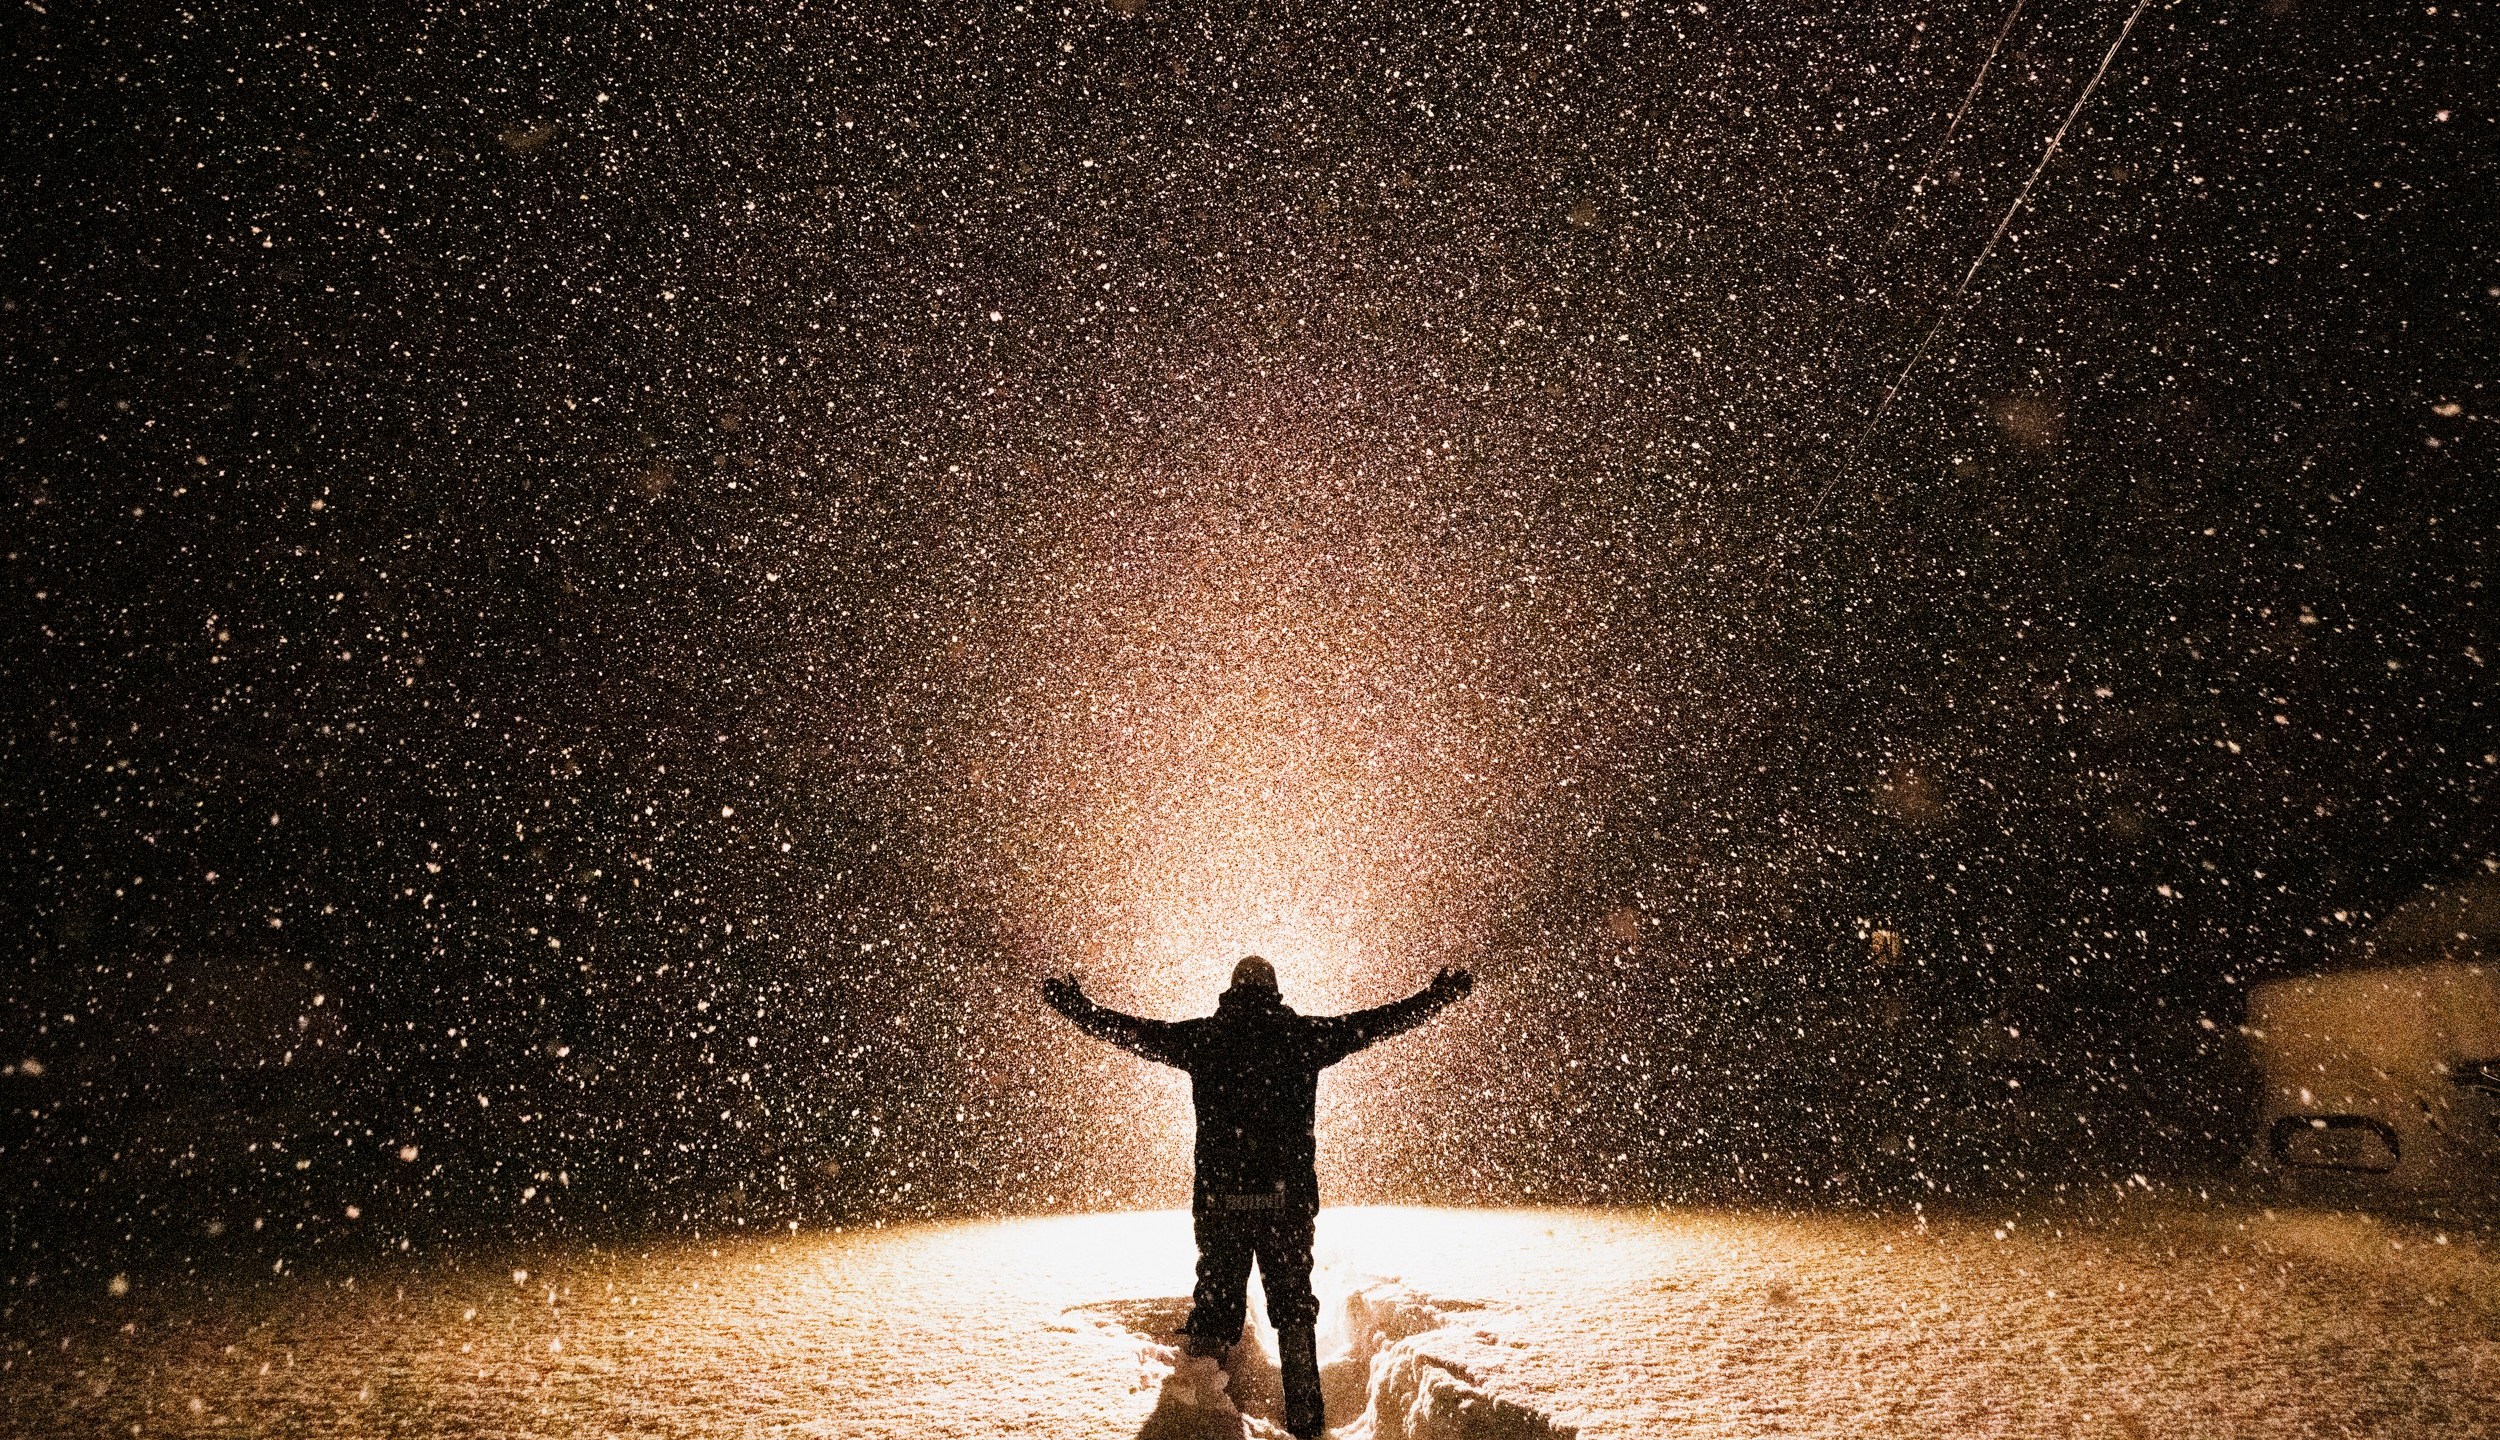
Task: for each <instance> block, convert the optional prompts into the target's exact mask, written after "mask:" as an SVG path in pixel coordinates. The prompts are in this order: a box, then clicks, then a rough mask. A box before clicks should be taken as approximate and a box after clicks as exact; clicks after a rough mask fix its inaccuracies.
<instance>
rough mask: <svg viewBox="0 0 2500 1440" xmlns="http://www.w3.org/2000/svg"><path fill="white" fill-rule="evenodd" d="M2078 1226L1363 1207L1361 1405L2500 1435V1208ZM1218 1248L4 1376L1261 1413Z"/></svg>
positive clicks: (169, 1417) (607, 1404)
mask: <svg viewBox="0 0 2500 1440" xmlns="http://www.w3.org/2000/svg"><path fill="white" fill-rule="evenodd" d="M2058 1228H2059V1225H2058V1222H2056V1221H2054V1220H2047V1219H2025V1220H2023V1221H2021V1222H2019V1223H2018V1224H2017V1225H2016V1226H2014V1227H2013V1228H2012V1229H2011V1230H2007V1229H2004V1228H2003V1227H2002V1226H2001V1225H2000V1224H1999V1223H1997V1222H1995V1221H1992V1220H1987V1219H1976V1218H1964V1219H1959V1220H1954V1221H1949V1222H1946V1221H1939V1222H1938V1223H1936V1224H1934V1225H1932V1226H1929V1227H1927V1228H1924V1229H1922V1228H1920V1227H1919V1226H1918V1225H1917V1224H1916V1223H1915V1222H1914V1221H1909V1220H1903V1219H1900V1218H1886V1217H1868V1216H1854V1217H1838V1216H1817V1217H1781V1216H1765V1215H1759V1214H1740V1213H1724V1212H1718V1213H1709V1212H1682V1211H1666V1212H1657V1213H1651V1212H1600V1211H1567V1210H1550V1211H1521V1210H1511V1211H1465V1210H1407V1209H1364V1210H1331V1211H1328V1212H1326V1213H1325V1214H1324V1215H1323V1216H1322V1218H1321V1221H1320V1247H1319V1254H1320V1258H1321V1264H1322V1266H1323V1269H1324V1273H1323V1275H1322V1276H1321V1282H1320V1289H1321V1294H1322V1299H1323V1301H1325V1302H1326V1304H1327V1306H1328V1319H1327V1320H1325V1321H1324V1322H1323V1324H1324V1327H1325V1328H1324V1330H1323V1334H1322V1353H1323V1355H1331V1354H1333V1355H1334V1356H1336V1357H1337V1358H1336V1360H1335V1361H1334V1363H1333V1364H1332V1365H1331V1367H1330V1375H1329V1378H1330V1384H1331V1397H1330V1398H1331V1407H1330V1419H1331V1421H1332V1423H1333V1425H1334V1427H1335V1428H1334V1430H1333V1433H1334V1434H1335V1435H1336V1436H1338V1437H1340V1440H1364V1437H1370V1440H1394V1437H1401V1436H1403V1437H1409V1440H1443V1437H1471V1440H1473V1437H1501V1440H1522V1437H1538V1436H1546V1435H1555V1434H1569V1433H1572V1432H1573V1430H1574V1429H1575V1428H1576V1431H1577V1433H1578V1434H1580V1435H1582V1436H1586V1437H1599V1436H1648V1435H1663V1436H1763V1435H1811V1436H1832V1437H1844V1436H1845V1437H1852V1440H1855V1437H1861V1436H1878V1435H1936V1436H1957V1437H1958V1436H1992V1435H2048V1436H2087V1437H2088V1436H2114V1437H2141V1436H2200V1437H2206V1436H2212V1437H2220V1436H2248V1437H2258V1436H2265V1437H2284V1436H2307V1435H2317V1436H2330V1435H2331V1436H2349V1435H2384V1436H2390V1437H2394V1436H2406V1437H2434V1436H2478V1435H2495V1434H2500V1284H2495V1281H2496V1280H2500V1264H2496V1263H2495V1254H2494V1250H2493V1247H2492V1244H2491V1240H2490V1237H2489V1236H2488V1235H2483V1236H2467V1235H2463V1234H2457V1233H2449V1234H2446V1235H2444V1236H2443V1235H2442V1234H2441V1233H2440V1232H2439V1231H2437V1230H2436V1229H2434V1228H2432V1227H2428V1226H2416V1225H2408V1224H2395V1223H2390V1222H2383V1221H2377V1220H2371V1219H2366V1218H2358V1217H2353V1216H2346V1215H2327V1214H2314V1213H2303V1212H2280V1213H2277V1214H2274V1215H2268V1214H2266V1213H2265V1212H2261V1211H2248V1210H2231V1211H2205V1210H2180V1209H2171V1208H2161V1207H2156V1206H2154V1205H2152V1204H2150V1203H2144V1204H2143V1206H2142V1208H2141V1209H2139V1210H2136V1211H2133V1212H2129V1213H2127V1214H2126V1215H2125V1216H2124V1218H2123V1219H2119V1218H2113V1217H2108V1216H2105V1217H2103V1218H2102V1220H2101V1222H2100V1223H2099V1224H2097V1225H2093V1226H2089V1227H2085V1226H2077V1225H2075V1224H2073V1223H2072V1222H2071V1221H2070V1222H2068V1223H2067V1224H2066V1225H2065V1227H2064V1233H2063V1234H2062V1235H2061V1234H2058V1233H2056V1232H2057V1230H2058ZM1190 1262H1191V1250H1190V1245H1189V1231H1188V1222H1187V1220H1186V1218H1185V1217H1183V1216H1180V1215H1173V1214H1147V1215H1099V1216H1079V1217H1072V1218H1052V1219H1030V1220H1013V1221H1003V1222H993V1223H974V1224H962V1225H948V1226H927V1227H912V1228H903V1229H884V1230H869V1231H862V1232H854V1233H847V1234H829V1235H800V1236H794V1237H783V1238H778V1239H761V1240H744V1241H739V1242H735V1243H724V1244H721V1245H719V1246H718V1247H717V1248H714V1247H713V1246H712V1245H710V1244H708V1243H706V1244H701V1245H692V1246H686V1247H681V1248H675V1249H655V1250H652V1251H649V1252H647V1253H642V1254H627V1255H617V1254H609V1253H583V1252H574V1253H565V1254H560V1255H552V1256H539V1257H535V1258H532V1257H521V1258H520V1259H519V1260H516V1261H515V1264H516V1265H521V1266H525V1268H526V1271H527V1275H526V1278H525V1279H524V1278H521V1276H520V1274H519V1273H518V1272H517V1271H514V1270H507V1269H505V1268H503V1267H500V1266H499V1267H497V1268H496V1269H495V1270H494V1271H492V1272H491V1273H490V1272H488V1271H487V1270H485V1269H484V1268H483V1267H477V1266H472V1267H464V1268H457V1269H446V1268H434V1269H427V1268H423V1267H415V1266H411V1267H408V1268H406V1269H404V1270H402V1271H400V1272H398V1273H395V1274H388V1275H375V1274H367V1275H364V1276H362V1277H360V1279H359V1280H358V1282H357V1283H355V1284H354V1285H353V1286H349V1285H346V1284H344V1283H342V1281H341V1279H333V1280H330V1281H327V1282H324V1281H318V1280H311V1279H307V1280H302V1281H298V1282H293V1283H292V1285H291V1286H281V1288H280V1289H278V1290H277V1291H275V1292H263V1293H262V1294H260V1295H259V1296H258V1297H257V1298H256V1299H255V1300H253V1301H251V1302H249V1303H237V1304H235V1305H233V1306H231V1307H228V1308H225V1309H221V1310H212V1309H204V1308H202V1307H200V1306H197V1305H189V1304H179V1303H169V1304H168V1305H167V1306H166V1307H165V1308H154V1307H151V1306H150V1305H149V1303H148V1299H149V1297H148V1293H147V1289H146V1287H145V1286H144V1285H141V1286H138V1287H135V1288H133V1289H132V1290H131V1292H130V1294H129V1295H128V1296H127V1297H125V1298H122V1299H117V1300H113V1301H111V1302H110V1304H109V1306H108V1307H107V1308H105V1309H102V1310H82V1311H81V1312H80V1315H79V1318H78V1319H77V1320H75V1321H73V1322H60V1323H54V1324H51V1325H38V1326H32V1327H29V1328H28V1329H23V1330H20V1331H19V1332H18V1334H17V1335H16V1336H14V1337H12V1339H11V1341H10V1343H9V1345H8V1348H7V1357H8V1371H7V1373H5V1374H0V1390H4V1391H5V1395H6V1401H7V1408H6V1419H7V1421H8V1425H9V1428H11V1429H12V1430H15V1431H21V1432H28V1433H39V1432H50V1433H62V1434H81V1435H102V1434H128V1433H131V1432H132V1429H133V1427H136V1428H137V1429H138V1431H139V1433H166V1432H169V1431H170V1432H182V1433H203V1434H204V1433H212V1432H214V1433H224V1434H270V1435H384V1434H392V1435H401V1434H405V1435H420V1436H425V1435H463V1436H465V1435H531V1434H535V1435H564V1436H571V1435H611V1434H613V1435H735V1436H783V1435H788V1436H814V1435H821V1436H842V1437H885V1436H890V1437H897V1440H935V1437H952V1436H963V1437H976V1436H978V1437H994V1436H1002V1435H1031V1436H1053V1437H1082V1436H1108V1437H1128V1436H1140V1437H1166V1436H1168V1437H1201V1436H1245V1435H1247V1436H1257V1437H1268V1436H1280V1435H1282V1434H1283V1431H1282V1430H1281V1428H1278V1427H1277V1426H1276V1425H1275V1424H1274V1417H1275V1415H1276V1413H1277V1404H1276V1385H1275V1377H1274V1374H1273V1370H1272V1361H1269V1360H1267V1359H1266V1357H1265V1356H1264V1355H1261V1354H1258V1353H1257V1352H1250V1353H1248V1354H1247V1355H1246V1356H1244V1357H1243V1358H1240V1359H1237V1361H1236V1365H1237V1368H1238V1369H1239V1371H1240V1373H1239V1374H1238V1375H1237V1376H1235V1377H1234V1379H1233V1382H1232V1385H1231V1390H1232V1392H1233V1394H1234V1395H1235V1396H1237V1397H1238V1399H1239V1402H1240V1404H1239V1408H1238V1409H1236V1407H1235V1405H1234V1403H1233V1400H1232V1399H1231V1398H1228V1397H1227V1395H1226V1388H1225V1386H1224V1384H1223V1383H1222V1381H1221V1377H1219V1376H1218V1375H1217V1373H1216V1372H1215V1370H1214V1369H1213V1367H1212V1366H1211V1365H1210V1364H1208V1363H1207V1362H1203V1361H1193V1362H1188V1364H1187V1365H1186V1366H1185V1367H1184V1368H1181V1369H1179V1370H1177V1371H1176V1370H1175V1368H1174V1367H1175V1364H1176V1361H1178V1359H1179V1357H1178V1356H1177V1354H1176V1352H1175V1351H1174V1349H1173V1348H1172V1346H1171V1343H1170V1342H1171V1338H1172V1337H1171V1334H1170V1332H1171V1330H1172V1328H1173V1327H1174V1326H1176V1325H1177V1324H1178V1323H1179V1320H1180V1318H1181V1316H1182V1315H1183V1314H1184V1313H1185V1311H1186V1301H1185V1300H1184V1299H1182V1298H1180V1296H1181V1295H1182V1292H1184V1291H1185V1290H1186V1289H1187V1286H1188V1277H1189V1270H1190ZM342 1278H343V1277H342ZM24 1318H25V1317H24V1316H23V1315H21V1321H22V1320H23V1319H24ZM125 1327H127V1328H125ZM32 1332H39V1333H32ZM1261 1333H1262V1335H1264V1331H1262V1332H1261ZM64 1342H66V1343H64ZM1243 1412H1247V1413H1246V1414H1245V1413H1243Z"/></svg>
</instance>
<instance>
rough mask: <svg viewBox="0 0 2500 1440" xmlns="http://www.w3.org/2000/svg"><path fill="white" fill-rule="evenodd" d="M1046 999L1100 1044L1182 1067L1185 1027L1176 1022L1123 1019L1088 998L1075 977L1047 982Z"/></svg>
mask: <svg viewBox="0 0 2500 1440" xmlns="http://www.w3.org/2000/svg"><path fill="white" fill-rule="evenodd" d="M1042 999H1043V1000H1044V1001H1045V1002H1047V1003H1048V1004H1049V1006H1050V1008H1051V1009H1053V1010H1056V1011H1058V1012H1059V1013H1060V1014H1062V1015H1065V1016H1067V1017H1068V1019H1069V1021H1070V1022H1071V1023H1073V1024H1074V1025H1075V1026H1076V1028H1077V1029H1079V1030H1082V1031H1084V1032H1085V1033H1086V1034H1088V1035H1091V1036H1093V1037H1094V1038H1095V1039H1097V1040H1101V1041H1104V1042H1106V1043H1108V1044H1112V1045H1117V1046H1119V1047H1120V1048H1121V1049H1123V1050H1126V1051H1128V1052H1129V1053H1131V1054H1133V1055H1142V1056H1144V1057H1145V1058H1147V1059H1149V1060H1153V1061H1157V1062H1159V1063H1161V1064H1165V1065H1178V1064H1180V1063H1181V1036H1180V1030H1181V1027H1180V1025H1179V1023H1178V1022H1176V1021H1171V1020H1148V1019H1146V1018H1144V1017H1143V1016H1138V1015H1123V1014H1121V1013H1120V1012H1119V1011H1117V1010H1110V1009H1106V1008H1104V1007H1103V1006H1100V1005H1097V1004H1095V1003H1094V1002H1093V1001H1091V1000H1088V999H1086V998H1085V991H1084V990H1083V989H1082V988H1081V987H1080V986H1079V985H1078V984H1077V979H1076V977H1075V976H1074V975H1062V976H1056V977H1053V978H1052V979H1048V980H1045V981H1043V982H1042Z"/></svg>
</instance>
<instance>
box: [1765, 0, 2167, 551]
mask: <svg viewBox="0 0 2500 1440" xmlns="http://www.w3.org/2000/svg"><path fill="white" fill-rule="evenodd" d="M2152 3H2153V0H2135V8H2134V9H2133V10H2131V11H2129V12H2127V23H2125V24H2124V25H2121V26H2119V27H2118V38H2117V39H2115V40H2112V41H2111V42H2109V50H2108V51H2107V52H2106V53H2105V54H2103V55H2102V56H2101V64H2100V68H2099V69H2096V70H2094V71H2093V72H2092V78H2091V79H2090V80H2087V81H2085V82H2084V86H2083V92H2082V93H2081V94H2079V95H2077V96H2076V97H2075V103H2074V104H2073V105H2072V106H2070V107H2068V109H2067V111H2066V118H2065V119H2064V120H2063V121H2061V122H2059V124H2058V127H2057V132H2056V133H2055V134H2053V135H2051V136H2050V137H2049V143H2048V148H2047V149H2045V150H2043V151H2041V152H2040V163H2039V164H2037V165H2034V166H2032V167H2031V174H2030V176H2029V178H2027V179H2025V180H2024V181H2023V188H2022V189H2020V190H2017V191H2015V192H2014V203H2013V204H2011V205H2008V206H2007V207H2005V218H2003V219H2001V220H1999V221H1997V228H1996V230H1995V232H1994V233H1993V234H1991V235H1989V237H1988V243H1987V244H1985V245H1982V246H1980V247H1979V255H1978V258H1976V259H1974V260H1972V261H1971V262H1970V268H1969V269H1968V270H1965V271H1963V272H1962V283H1960V284H1959V285H1956V286H1954V287H1953V293H1952V294H1950V295H1947V296H1946V297H1945V300H1944V304H1943V305H1942V306H1941V307H1940V308H1938V310H1937V311H1936V323H1934V324H1933V325H1930V326H1928V327H1927V334H1926V336H1925V337H1924V338H1922V339H1921V340H1920V341H1919V342H1918V348H1917V349H1916V350H1913V351H1911V352H1910V360H1909V363H1908V364H1906V365H1903V366H1902V367H1901V373H1900V374H1899V375H1898V376H1896V377H1894V379H1893V382H1892V383H1891V384H1890V385H1887V386H1885V387H1884V396H1883V398H1882V399H1881V400H1879V401H1877V402H1876V403H1875V413H1874V414H1872V415H1869V416H1867V417H1866V424H1865V425H1863V426H1861V427H1859V430H1858V435H1857V438H1856V439H1855V440H1852V441H1851V442H1850V443H1849V450H1848V453H1847V454H1846V455H1844V456H1842V457H1841V461H1840V466H1839V468H1838V469H1836V470H1834V471H1833V472H1832V478H1831V479H1829V480H1826V481H1824V482H1823V489H1822V491H1821V493H1819V494H1817V495H1816V496H1815V497H1814V505H1813V506H1812V508H1810V509H1808V510H1807V511H1806V518H1807V519H1808V520H1812V519H1813V518H1815V517H1816V516H1817V515H1820V514H1822V513H1823V503H1824V502H1825V501H1827V500H1829V499H1830V498H1831V496H1832V491H1833V490H1835V489H1837V488H1838V487H1839V485H1840V482H1841V481H1843V480H1845V479H1847V478H1848V477H1849V472H1850V470H1851V469H1853V468H1855V466H1856V465H1857V463H1858V452H1860V451H1861V450H1863V449H1865V448H1866V441H1867V437H1868V436H1870V435H1872V434H1874V433H1875V427H1876V425H1877V424H1879V423H1880V422H1881V421H1882V420H1883V418H1884V412H1885V411H1887V410H1889V409H1891V408H1892V402H1893V397H1895V396H1897V395H1899V394H1900V393H1901V387H1902V386H1904V385H1907V384H1908V383H1909V382H1910V372H1911V371H1913V370H1916V369H1917V368H1918V362H1919V361H1920V360H1922V359H1924V358H1926V355H1927V348H1928V347H1929V346H1930V345H1933V344H1934V343H1935V342H1936V335H1937V333H1938V332H1939V331H1941V330H1943V329H1944V325H1945V322H1946V321H1947V320H1950V319H1952V318H1953V316H1954V314H1955V313H1956V311H1957V310H1958V309H1959V307H1960V305H1961V303H1962V297H1963V296H1965V295H1967V294H1969V293H1970V282H1971V281H1972V280H1973V279H1975V278H1977V277H1978V274H1979V267H1980V266H1982V265H1985V264H1987V263H1988V257H1989V256H1990V255H1993V254H1995V253H1996V248H1997V242H1998V241H2000V240H2003V239H2004V238H2005V232H2006V229H2007V228H2008V227H2010V226H2011V225H2012V224H2013V223H2014V217H2015V216H2016V215H2018V214H2020V213H2022V208H2023V203H2024V202H2025V201H2027V200H2029V199H2030V198H2031V187H2032V186H2034V185H2036V184H2038V183H2039V182H2040V176H2041V174H2042V173H2043V172H2045V171H2046V170H2047V169H2048V168H2049V162H2050V161H2051V160H2054V159H2056V158H2057V151H2058V147H2059V146H2060V145H2063V144H2064V143H2065V141H2066V131H2067V130H2068V129H2069V128H2070V127H2072V126H2073V125H2074V123H2075V117H2076V116H2078V115H2080V114H2082V113H2083V107H2084V106H2085V105H2086V104H2087V103H2089V102H2090V100H2091V99H2092V92H2093V91H2095V90H2098V89H2099V88H2100V87H2101V77H2102V76H2105V75H2107V74H2108V73H2109V66H2110V62H2111V61H2113V60H2116V59H2117V58H2118V52H2119V50H2120V49H2121V48H2123V47H2124V46H2125V45H2126V43H2127V37H2128V36H2129V35H2131V34H2133V33H2135V22H2136V21H2138V20H2140V19H2142V18H2143V17H2144V12H2145V11H2146V10H2147V9H2150V8H2151V6H2152ZM2015 8H2016V9H2018V10H2019V9H2020V8H2022V7H2021V6H2020V5H2017V6H2016V7H2015ZM2006 24H2007V25H2008V26H2009V27H2010V26H2011V25H2012V24H2013V17H2012V16H2010V15H2009V16H2008V17H2007V18H2006ZM1999 38H2000V39H2002V38H2003V37H2002V36H2000V37H1999ZM1993 53H1994V52H1991V55H1992V56H1993ZM1981 73H1982V75H1983V76H1984V75H1985V73H1986V67H1985V66H1982V67H1981ZM1977 88H1978V87H1977V86H1975V85H1974V86H1973V87H1972V90H1973V93H1974V94H1975V93H1977ZM1963 103H1964V104H1965V105H1968V103H1969V102H1968V101H1967V100H1966V101H1964V102H1963ZM1956 119H1957V122H1958V119H1959V116H1958V114H1957V116H1956Z"/></svg>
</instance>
